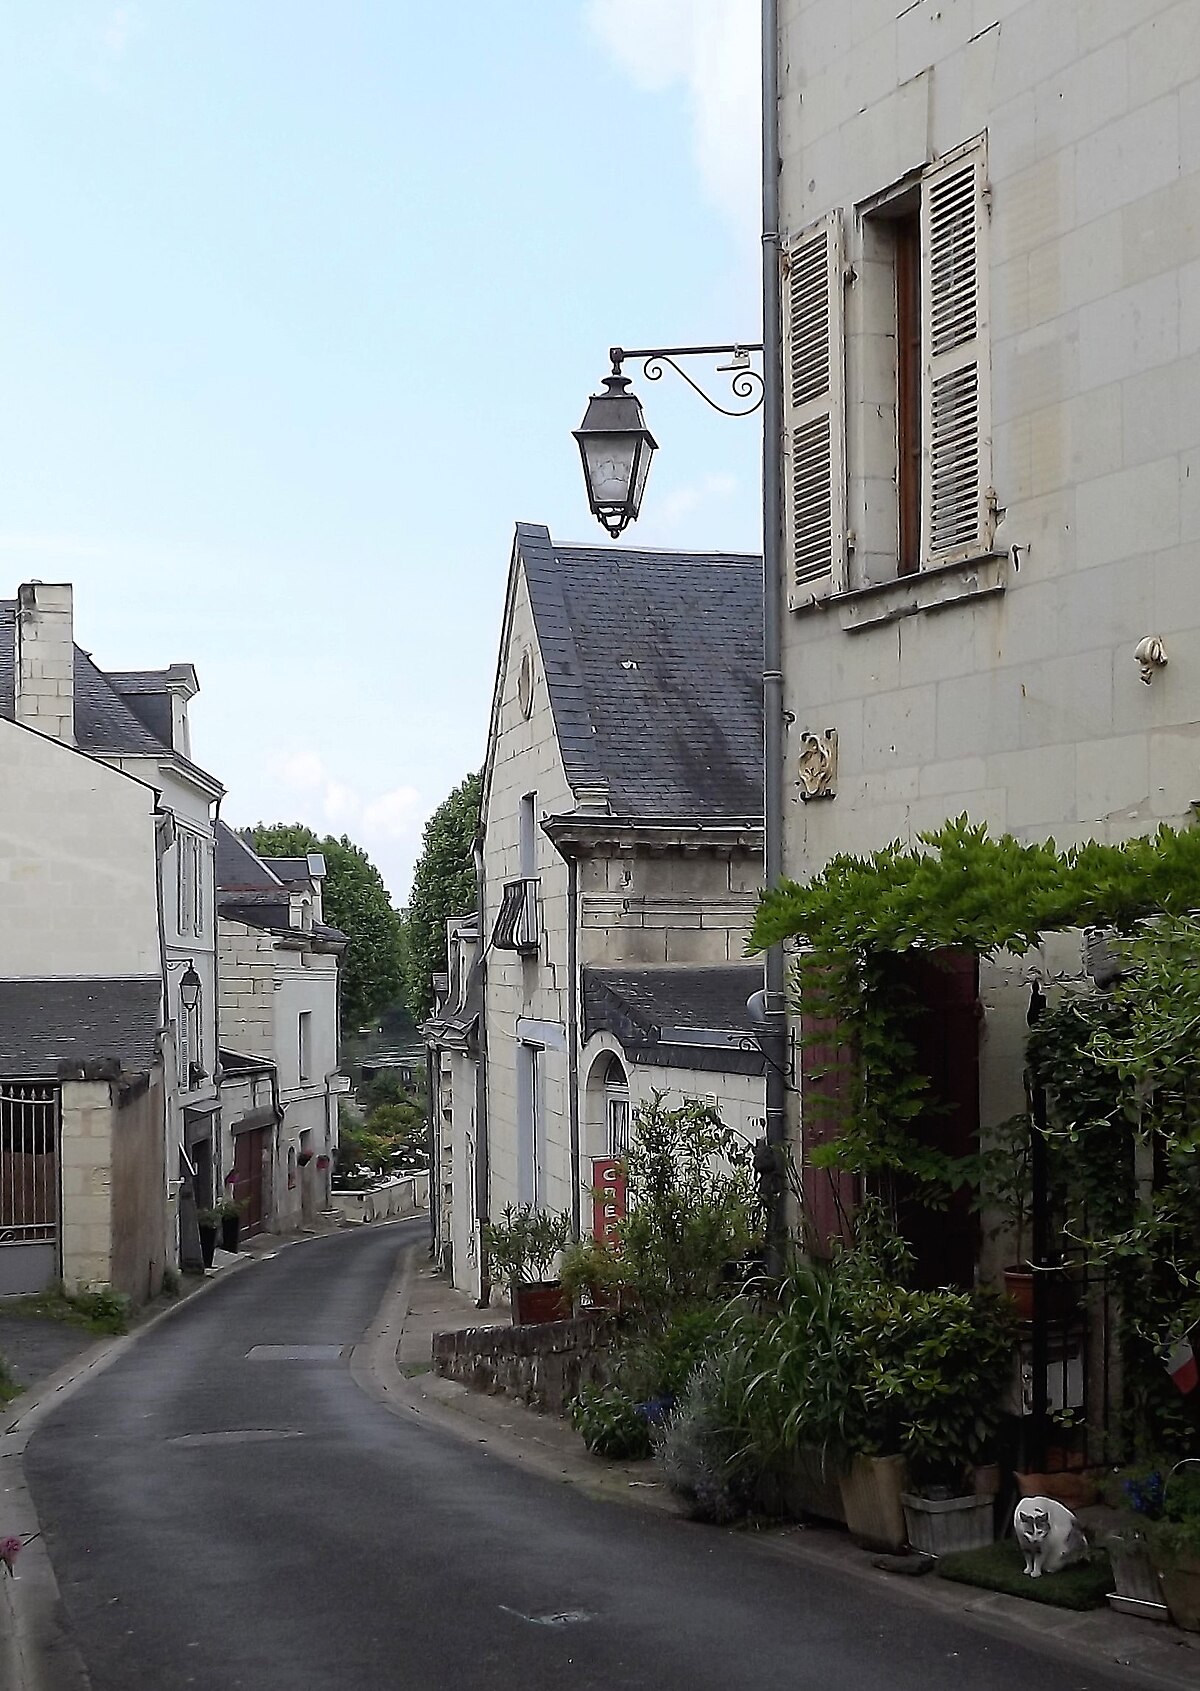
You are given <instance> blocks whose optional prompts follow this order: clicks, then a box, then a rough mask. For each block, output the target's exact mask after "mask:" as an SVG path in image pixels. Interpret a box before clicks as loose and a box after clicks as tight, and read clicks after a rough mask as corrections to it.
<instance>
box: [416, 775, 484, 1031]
mask: <svg viewBox="0 0 1200 1691" xmlns="http://www.w3.org/2000/svg"><path fill="white" fill-rule="evenodd" d="M478 832H479V776H478V775H468V776H467V778H466V780H465V781H463V782H462V784H461V785H460V786H457V787H456V788H455V789H454V791H453V792H452V793H451V794H450V795H449V797H447V798H445V799H443V801H442V803H441V804H440V805H439V806H438V808H437V809H436V810H435V811H434V813H433V815H432V816H431V817H430V818H429V821H428V822H427V823H426V824H425V833H424V835H423V837H422V842H421V855H420V857H419V858H418V859H417V866H416V870H415V872H414V874H413V884H412V892H411V894H410V896H409V900H408V909H407V911H406V912H405V918H404V934H405V953H406V954H405V962H404V995H405V1000H406V1002H407V1004H408V1007H409V1010H410V1011H411V1012H412V1015H413V1017H414V1018H415V1019H416V1020H417V1021H422V1020H423V1019H424V1018H425V1017H426V1016H427V1015H428V1014H429V1012H430V1010H431V1009H432V1007H433V984H432V982H433V976H434V975H436V974H440V973H442V971H444V970H445V968H446V923H447V921H449V920H450V918H451V917H454V916H465V915H468V914H469V913H470V912H471V911H472V910H474V908H475V902H476V897H475V862H474V857H473V855H472V848H473V845H474V841H475V836H476V834H477V833H478Z"/></svg>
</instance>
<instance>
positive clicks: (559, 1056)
mask: <svg viewBox="0 0 1200 1691" xmlns="http://www.w3.org/2000/svg"><path fill="white" fill-rule="evenodd" d="M760 593H761V564H760V562H759V560H757V559H755V558H747V557H743V556H730V555H712V554H710V555H705V554H701V555H693V554H674V553H648V552H640V551H636V550H632V549H628V548H620V549H617V548H605V547H562V546H558V545H556V544H555V543H554V542H553V541H552V540H551V537H550V535H549V533H548V532H547V530H546V529H544V528H540V527H538V526H536V525H532V524H528V525H526V524H522V525H519V526H518V528H517V534H516V543H515V547H514V551H513V557H512V563H511V568H510V572H509V581H508V591H507V595H506V603H505V612H504V620H503V625H502V632H501V641H500V658H499V664H498V668H497V678H496V687H495V693H494V697H493V704H492V714H491V722H490V727H489V734H488V751H487V758H486V761H485V766H484V773H483V782H482V801H481V802H482V817H481V837H482V850H481V864H480V869H481V874H480V881H481V898H480V909H479V911H478V913H477V919H478V938H477V940H475V941H472V944H473V945H475V946H477V948H478V950H480V951H482V953H483V955H482V956H476V958H475V961H474V966H473V978H472V979H471V980H469V981H466V982H464V983H462V985H461V987H460V989H459V990H457V991H449V990H448V995H447V1001H446V1003H445V1004H444V1005H443V1006H442V1007H441V1008H440V1011H439V1017H435V1020H434V1023H433V1024H431V1030H430V1032H431V1040H432V1043H433V1044H434V1046H435V1050H436V1051H438V1052H440V1053H445V1054H446V1057H445V1069H446V1070H447V1071H448V1075H449V1090H450V1105H449V1112H450V1116H451V1120H452V1122H454V1123H460V1122H461V1123H464V1124H465V1123H467V1122H469V1123H470V1128H469V1130H468V1129H467V1128H466V1127H465V1126H464V1127H463V1128H462V1130H461V1131H459V1130H457V1129H456V1128H453V1127H452V1128H451V1129H449V1130H447V1129H445V1127H444V1125H443V1126H440V1127H439V1133H440V1134H442V1135H443V1136H445V1137H447V1138H448V1142H449V1143H450V1144H451V1145H452V1170H451V1181H450V1184H451V1189H452V1192H451V1209H452V1218H451V1219H450V1220H449V1221H447V1220H446V1218H445V1217H443V1218H442V1219H443V1227H442V1231H443V1233H444V1235H445V1238H446V1240H447V1242H450V1241H451V1240H452V1241H453V1243H454V1249H453V1252H452V1253H451V1254H452V1269H453V1274H454V1278H455V1282H456V1284H458V1285H459V1286H460V1287H462V1288H463V1289H464V1290H468V1291H471V1292H473V1293H474V1294H475V1295H476V1296H480V1295H486V1294H487V1291H488V1287H487V1283H486V1274H485V1267H484V1264H483V1262H482V1259H481V1253H480V1245H479V1229H480V1226H481V1224H482V1222H484V1221H485V1220H486V1219H487V1218H488V1216H489V1215H491V1216H497V1215H499V1214H500V1212H501V1211H502V1210H503V1208H504V1206H505V1205H506V1204H508V1203H510V1202H511V1203H515V1204H519V1203H527V1202H529V1203H535V1204H537V1205H539V1206H541V1207H544V1208H547V1209H553V1210H561V1211H566V1212H567V1213H568V1214H569V1215H570V1216H571V1218H572V1223H573V1225H574V1226H575V1227H576V1228H582V1230H583V1231H587V1230H588V1225H589V1221H590V1190H591V1186H592V1175H591V1158H592V1157H602V1156H607V1155H609V1154H611V1153H612V1151H613V1150H614V1149H619V1148H620V1147H621V1145H622V1144H623V1143H624V1142H625V1140H626V1138H627V1134H628V1123H629V1118H630V1113H631V1111H632V1110H633V1109H635V1108H636V1106H637V1105H638V1103H640V1102H642V1101H644V1100H648V1099H649V1098H650V1097H652V1096H653V1095H654V1093H655V1092H658V1091H661V1092H664V1093H666V1094H667V1095H668V1098H669V1100H670V1101H673V1102H679V1100H680V1099H681V1098H682V1097H699V1098H703V1099H712V1100H714V1101H715V1103H716V1106H717V1107H718V1108H719V1109H721V1111H722V1113H723V1115H725V1116H726V1117H727V1119H731V1125H733V1124H734V1123H736V1125H738V1126H739V1128H740V1129H741V1130H742V1131H744V1132H745V1134H746V1136H747V1137H748V1138H754V1137H757V1136H758V1134H759V1133H760V1132H761V1117H762V1086H763V1083H762V1077H761V1071H762V1059H761V1054H760V1053H759V1052H758V1050H757V1047H756V1046H754V1043H753V1038H752V1030H751V1027H750V1021H749V1014H748V1011H747V1008H746V1001H747V999H748V997H749V996H750V994H751V993H752V992H754V991H755V989H756V988H757V987H758V986H759V985H760V984H761V967H760V966H759V965H757V964H756V963H753V962H747V961H746V960H745V959H744V946H745V939H746V935H747V933H748V930H749V926H750V922H751V919H752V916H753V911H754V906H755V901H756V891H757V888H758V886H759V884H760V882H761V856H762V821H761V812H762V787H761V762H762V712H761V703H760V697H759V688H760V683H761V668H762V664H761V601H760ZM617 967H619V968H621V969H622V970H623V971H625V972H626V975H629V974H632V975H633V976H636V977H638V978H639V979H640V980H641V981H642V982H643V984H644V983H645V981H646V979H647V978H648V976H649V975H650V974H653V976H654V978H655V992H656V995H657V996H656V997H655V999H654V1008H655V1014H656V1015H657V1016H658V1020H657V1021H656V1020H655V1019H654V1017H653V1016H649V1015H647V1016H642V1017H640V1018H639V1017H638V1016H637V1015H635V1016H633V1017H632V1018H629V1017H625V1016H624V1014H623V1012H622V1010H621V1004H622V1003H623V1002H624V1001H623V1000H621V999H619V998H613V997H612V996H611V995H610V996H609V997H608V998H605V997H604V996H603V995H602V994H598V993H597V992H596V991H594V990H592V988H593V985H594V983H593V976H594V975H596V973H597V972H598V971H599V972H602V971H603V970H604V969H606V968H617ZM716 977H719V980H718V979H717V978H716ZM623 978H624V977H623ZM448 984H449V983H448ZM589 1006H590V1008H589ZM664 1020H665V1025H666V1027H667V1028H668V1030H672V1029H673V1030H674V1032H673V1034H672V1038H671V1040H670V1041H667V1040H665V1039H663V1038H661V1037H660V1033H661V1027H660V1023H663V1022H664ZM675 1035H678V1037H675ZM455 1041H459V1042H461V1043H462V1050H461V1051H459V1050H457V1047H455V1049H456V1053H457V1054H456V1055H455V1057H454V1058H453V1059H451V1058H450V1056H449V1053H450V1050H451V1046H452V1045H454V1043H455ZM472 1049H473V1051H474V1063H475V1064H478V1065H479V1067H475V1066H472V1068H471V1069H470V1071H469V1072H468V1070H467V1067H466V1065H465V1064H463V1063H462V1062H461V1060H460V1059H461V1057H462V1055H464V1054H466V1055H471V1053H472ZM442 1073H443V1057H442V1056H441V1055H439V1056H438V1058H437V1064H436V1072H435V1075H434V1082H435V1084H434V1089H433V1095H434V1098H435V1100H436V1097H437V1093H438V1090H439V1089H438V1085H437V1081H438V1075H439V1074H442ZM480 1076H482V1078H481V1079H480V1078H479V1077H480ZM441 1090H442V1091H443V1092H444V1091H445V1086H444V1085H443V1087H442V1088H441ZM435 1107H436V1104H435ZM468 1139H469V1140H470V1143H469V1144H468ZM436 1185H437V1182H436V1181H435V1187H436Z"/></svg>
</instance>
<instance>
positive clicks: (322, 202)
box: [0, 0, 759, 900]
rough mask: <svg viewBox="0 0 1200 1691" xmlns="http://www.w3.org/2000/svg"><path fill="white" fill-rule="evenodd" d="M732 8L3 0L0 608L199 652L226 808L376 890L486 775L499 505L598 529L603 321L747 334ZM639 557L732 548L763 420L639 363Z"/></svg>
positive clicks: (747, 98)
mask: <svg viewBox="0 0 1200 1691" xmlns="http://www.w3.org/2000/svg"><path fill="white" fill-rule="evenodd" d="M757 12H758V7H757V6H756V5H755V4H754V0H507V3H501V0H459V3H458V4H456V5H448V4H443V5H441V6H431V5H428V4H424V3H418V0H336V3H335V0H130V3H127V4H121V5H115V4H112V3H111V0H0V159H2V160H3V161H4V163H3V165H2V166H0V197H2V203H3V206H4V216H3V226H4V241H3V255H4V256H3V262H2V263H0V394H2V395H3V404H2V405H0V596H3V597H7V596H10V595H11V593H12V591H13V590H14V589H15V587H16V585H17V583H18V582H20V581H22V580H25V579H28V578H29V577H31V576H37V577H40V578H41V579H43V580H47V581H49V580H70V581H73V582H74V584H75V593H76V637H77V639H78V641H79V643H80V644H81V645H83V646H85V647H87V648H89V649H90V650H91V651H92V652H93V653H94V655H95V657H96V658H97V660H98V661H99V662H100V663H101V664H103V665H107V666H109V667H113V668H125V667H134V666H145V667H150V666H157V665H160V664H165V663H169V662H175V661H180V660H190V661H191V662H193V663H194V664H195V665H196V667H197V669H198V671H199V674H200V681H201V687H202V691H201V694H200V697H199V698H198V699H197V701H196V702H195V704H194V706H193V707H192V708H193V748H194V753H195V756H196V757H197V760H198V761H200V762H201V763H203V764H205V765H206V766H207V767H208V768H210V769H211V770H212V771H213V772H214V773H215V774H216V775H218V776H219V777H220V778H221V779H222V780H223V781H224V782H225V784H226V786H227V787H228V788H229V797H228V798H227V800H226V801H225V808H224V814H225V815H226V817H227V818H228V819H229V820H231V821H233V822H234V823H245V822H253V821H256V820H257V819H259V818H260V817H262V818H266V819H269V820H281V821H290V820H293V819H304V820H306V821H309V822H311V824H312V825H313V826H314V827H316V828H317V829H319V830H321V831H323V830H325V829H326V828H331V829H332V830H333V831H335V832H340V831H341V830H342V829H343V828H345V829H346V830H347V831H348V832H350V833H351V834H352V836H354V837H355V838H358V839H360V840H361V841H362V842H363V843H364V844H365V845H366V846H367V849H368V850H369V851H370V852H371V853H372V855H373V856H374V857H375V859H376V861H377V862H378V863H379V865H380V867H381V868H382V869H383V871H384V874H385V877H386V878H387V880H388V882H389V885H390V886H391V888H392V891H393V894H394V895H395V896H396V898H397V899H398V900H402V899H403V897H404V895H405V893H406V891H407V887H408V879H409V875H410V872H411V865H412V860H413V857H414V855H415V852H416V850H417V848H418V845H419V838H420V831H421V827H422V826H423V823H424V821H425V819H426V817H427V816H428V814H429V812H430V811H431V810H432V809H433V808H434V806H435V805H436V804H437V803H438V802H439V800H440V799H441V798H442V797H443V796H444V794H445V793H446V792H447V791H448V790H449V788H450V787H452V786H453V785H455V784H456V783H457V782H458V780H459V779H461V777H462V775H463V774H464V773H465V772H466V771H467V770H468V769H470V768H473V767H476V766H477V765H478V764H479V762H480V761H481V758H482V754H483V747H484V739H485V735H486V728H487V709H488V703H489V699H490V695H491V687H492V679H493V671H494V667H495V660H496V646H497V638H498V631H499V616H500V609H501V599H502V593H503V587H504V578H505V571H506V568H507V563H508V556H509V551H510V546H511V537H512V527H513V523H514V522H515V521H517V520H522V521H533V522H545V523H548V524H549V526H550V529H551V531H552V533H554V534H555V536H556V537H558V538H560V539H563V540H585V541H594V540H599V539H601V538H602V536H601V534H600V530H599V529H598V528H596V527H595V524H594V523H593V520H592V518H591V517H590V516H589V514H588V512H587V508H586V504H585V502H584V497H583V490H582V480H581V476H580V472H579V467H578V459H577V454H576V448H575V444H574V442H573V441H572V440H571V437H570V432H569V431H570V430H571V429H572V428H574V427H575V426H576V425H577V424H578V422H579V420H580V417H581V416H582V413H583V407H584V404H585V401H586V397H587V394H588V392H589V391H590V390H591V388H593V387H594V386H595V385H596V383H597V382H598V380H599V378H600V377H601V376H602V375H603V374H604V372H605V368H606V362H605V357H604V353H605V349H606V348H607V347H608V345H609V344H610V343H611V342H613V341H623V342H625V343H626V344H632V345H637V344H639V343H642V342H648V343H654V342H659V343H662V342H667V343H671V342H684V341H693V340H694V341H707V340H726V339H736V338H739V337H742V336H745V337H750V338H758V332H759V330H758V325H759V311H758V279H757V264H758V242H757V238H756V233H755V231H756V198H755V196H756V185H755V178H756V168H755V167H756V158H757V119H758V113H757V103H756V84H757V60H756V49H757V35H756V32H757ZM638 386H639V390H640V391H641V393H642V397H643V400H644V402H645V404H646V406H647V412H648V418H649V421H650V424H651V427H652V428H653V429H654V431H655V433H656V435H657V437H658V441H659V445H660V447H661V449H662V450H661V451H660V453H659V456H658V459H657V461H656V463H655V466H654V469H653V472H652V475H651V481H650V486H649V489H648V492H647V495H646V503H645V507H644V512H645V514H644V517H643V520H642V521H641V522H640V523H639V524H638V525H636V527H635V528H633V529H632V530H631V531H630V532H629V538H630V539H631V540H634V541H636V542H638V543H641V544H656V545H664V546H693V545H694V546H702V547H707V546H713V547H744V548H746V549H748V550H750V549H754V548H756V547H757V534H758V516H757V498H758V494H757V466H758V439H757V420H755V421H753V422H743V423H734V422H723V421H721V420H719V419H717V418H715V417H713V416H712V415H711V414H710V413H709V412H707V411H706V410H705V408H704V407H703V406H702V405H701V404H700V402H699V401H698V400H694V399H692V398H691V397H690V396H688V395H687V394H686V391H685V390H683V389H682V388H681V387H680V386H679V385H678V384H675V385H674V386H673V387H670V388H669V387H668V383H667V382H664V383H662V384H661V385H660V386H659V387H657V388H656V387H654V386H647V385H646V384H644V383H639V384H638Z"/></svg>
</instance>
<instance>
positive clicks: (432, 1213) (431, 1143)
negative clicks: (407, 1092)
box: [425, 1045, 442, 1266]
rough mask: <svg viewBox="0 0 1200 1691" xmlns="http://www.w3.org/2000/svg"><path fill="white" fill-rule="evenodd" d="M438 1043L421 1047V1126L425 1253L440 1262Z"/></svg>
mask: <svg viewBox="0 0 1200 1691" xmlns="http://www.w3.org/2000/svg"><path fill="white" fill-rule="evenodd" d="M441 1064H442V1055H441V1047H440V1046H436V1045H427V1046H426V1047H425V1099H426V1103H425V1126H426V1131H427V1134H428V1151H429V1255H430V1256H431V1257H432V1259H433V1260H434V1262H436V1263H438V1264H439V1266H440V1264H441V1260H442V1258H441V1256H440V1254H439V1252H438V1245H439V1243H440V1241H441V1231H442V1157H441V1138H442V1136H441V1133H440V1132H439V1127H440V1113H441V1112H440V1102H441Z"/></svg>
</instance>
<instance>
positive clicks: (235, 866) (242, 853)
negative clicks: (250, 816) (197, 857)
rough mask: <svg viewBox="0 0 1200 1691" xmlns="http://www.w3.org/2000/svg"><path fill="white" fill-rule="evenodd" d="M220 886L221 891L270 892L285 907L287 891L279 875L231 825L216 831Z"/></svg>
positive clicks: (221, 823) (217, 869)
mask: <svg viewBox="0 0 1200 1691" xmlns="http://www.w3.org/2000/svg"><path fill="white" fill-rule="evenodd" d="M214 832H215V839H216V857H217V862H216V874H217V887H218V888H219V890H220V891H221V892H235V891H236V892H270V893H273V894H274V896H275V900H276V902H278V901H279V900H281V899H282V901H283V904H284V906H285V908H286V906H287V902H288V900H287V897H286V890H287V889H286V888H285V887H284V885H283V882H282V881H281V880H280V878H279V876H278V875H277V874H276V873H275V871H274V870H273V869H271V868H270V867H269V866H268V864H267V862H266V861H265V859H263V858H261V857H260V856H259V855H258V853H257V852H256V851H255V849H254V847H253V846H252V845H251V844H250V842H249V841H248V840H245V839H243V838H242V836H241V834H239V833H236V832H235V831H234V829H232V828H231V827H230V826H229V825H228V823H226V822H218V823H217V826H216V829H215V831H214Z"/></svg>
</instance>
